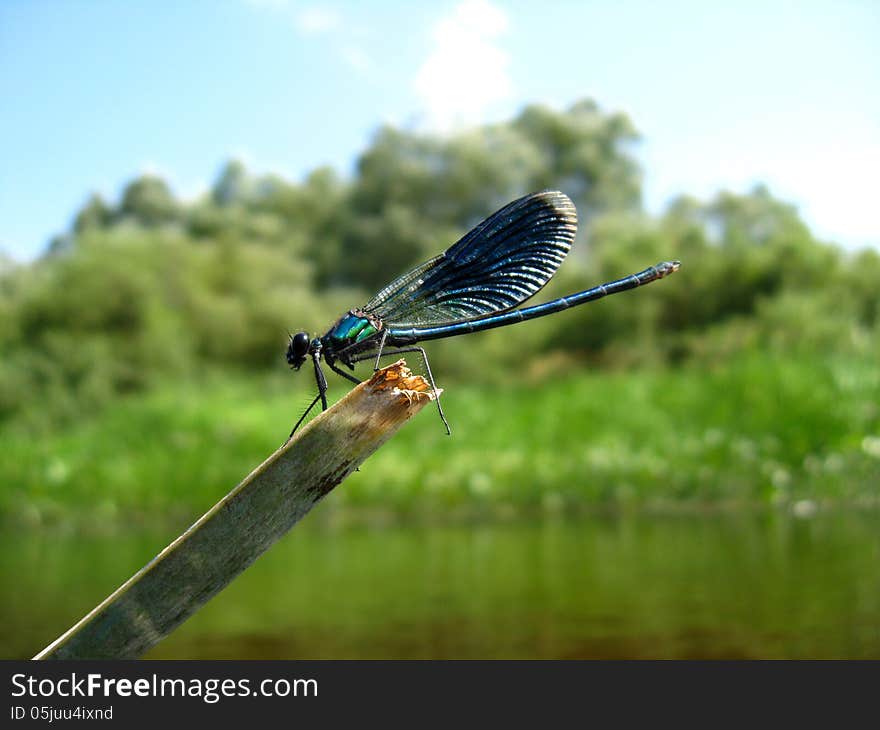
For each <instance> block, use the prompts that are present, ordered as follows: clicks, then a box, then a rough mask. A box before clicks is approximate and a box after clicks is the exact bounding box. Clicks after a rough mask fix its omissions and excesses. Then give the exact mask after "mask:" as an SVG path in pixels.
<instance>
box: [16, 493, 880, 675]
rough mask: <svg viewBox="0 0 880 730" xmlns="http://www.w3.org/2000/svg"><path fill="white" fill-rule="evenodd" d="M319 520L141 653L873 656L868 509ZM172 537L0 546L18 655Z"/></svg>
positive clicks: (875, 631)
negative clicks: (352, 522) (462, 520)
mask: <svg viewBox="0 0 880 730" xmlns="http://www.w3.org/2000/svg"><path fill="white" fill-rule="evenodd" d="M802 512H803V514H802V515H801V516H795V515H793V514H791V513H788V512H781V511H772V510H767V511H742V512H724V513H714V514H686V515H672V516H671V515H657V514H641V515H627V516H614V517H595V516H591V517H581V518H576V519H574V518H572V519H546V518H540V519H537V518H536V519H525V518H518V519H512V520H506V521H491V522H479V523H466V524H463V523H460V522H459V523H456V524H428V523H425V522H424V521H420V522H417V523H414V524H407V523H405V522H402V521H400V520H398V521H395V522H393V523H390V524H384V525H364V524H359V525H349V526H340V525H336V526H334V525H333V524H331V523H330V522H328V521H327V520H323V521H322V520H321V519H314V518H313V517H314V516H309V517H308V518H306V520H304V521H303V523H301V524H300V525H298V526H297V527H296V528H294V530H293V531H292V532H291V533H290V534H289V535H288V536H287V537H286V538H284V540H282V541H281V542H280V543H279V544H277V545H276V546H275V547H274V548H273V549H272V550H271V551H270V552H269V553H268V554H267V555H265V556H264V557H262V558H261V559H260V560H258V561H257V563H255V564H254V565H253V566H252V567H251V568H250V569H249V570H248V571H247V572H246V573H245V574H244V575H242V576H241V577H240V578H239V579H237V580H236V581H235V582H234V583H233V584H232V585H231V586H230V587H229V588H227V589H226V590H225V591H224V592H223V593H221V594H220V595H218V596H217V597H215V598H214V599H213V600H212V601H211V602H210V603H209V604H208V605H207V606H206V607H205V608H204V609H202V611H200V612H199V613H198V614H197V615H196V616H194V617H193V618H191V619H190V620H189V621H188V622H187V623H186V624H185V625H183V626H182V627H181V628H179V629H178V630H177V631H176V632H174V633H173V634H172V635H171V636H169V637H168V638H167V639H165V640H164V641H163V642H162V643H161V644H159V645H158V646H157V647H156V648H155V649H153V650H152V651H151V652H150V654H149V655H148V657H150V658H179V659H183V658H205V659H207V658H249V659H257V658H301V659H320V658H371V659H379V658H425V659H427V658H541V659H556V658H843V657H852V658H875V659H876V658H880V512H877V511H845V510H835V511H828V512H823V511H820V512H818V513H815V514H811V513H810V510H802ZM175 536H176V534H175V533H174V531H168V532H164V533H163V532H161V531H152V532H144V531H138V532H133V533H115V534H113V535H107V536H90V537H82V536H69V537H63V536H60V535H58V534H46V535H44V534H41V533H39V532H17V533H7V534H4V535H3V536H2V538H0V548H2V549H0V585H2V594H3V600H2V607H0V611H2V618H3V621H2V624H0V626H2V630H0V656H2V657H5V658H13V657H21V658H23V657H29V656H31V655H33V654H34V653H36V652H37V651H38V650H39V649H41V648H42V647H43V646H44V645H46V644H48V643H49V642H50V641H51V640H53V639H54V638H55V637H56V636H57V635H58V634H60V633H61V632H62V631H63V630H65V629H66V628H67V627H68V626H69V625H71V624H72V623H73V622H74V621H75V620H77V619H78V618H80V617H81V616H82V615H83V614H84V613H85V612H87V611H88V610H89V609H90V608H92V607H93V606H94V605H95V604H96V603H97V602H99V601H100V600H101V599H103V598H104V597H105V596H106V595H107V594H108V593H109V592H111V591H112V590H113V589H115V588H116V587H117V586H118V585H119V584H120V583H121V582H122V581H123V580H124V579H125V578H127V577H128V576H129V575H130V574H132V573H133V572H134V571H136V570H137V569H138V568H140V567H141V566H142V565H143V564H144V563H146V562H147V561H148V560H149V559H150V558H151V557H152V556H153V555H154V554H155V553H156V552H158V551H159V550H160V549H161V548H162V547H164V545H165V544H166V543H167V542H169V541H170V539H172V538H173V537H175Z"/></svg>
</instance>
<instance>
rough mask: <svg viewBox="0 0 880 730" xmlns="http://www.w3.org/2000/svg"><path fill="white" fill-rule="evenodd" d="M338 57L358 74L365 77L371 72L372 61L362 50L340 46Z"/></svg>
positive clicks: (355, 47)
mask: <svg viewBox="0 0 880 730" xmlns="http://www.w3.org/2000/svg"><path fill="white" fill-rule="evenodd" d="M339 55H340V56H341V57H342V60H343V61H345V62H346V63H347V64H348V65H349V66H350V67H351V68H352V69H353V70H355V71H357V72H358V73H359V74H362V75H367V74H369V73H370V72H372V71H373V68H374V64H373V59H372V58H370V57H369V56H368V55H367V53H366V52H365V51H364V49H363V48H361V47H360V46H355V45H346V46H342V47H341V48H340V49H339Z"/></svg>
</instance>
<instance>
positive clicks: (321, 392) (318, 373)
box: [284, 355, 345, 443]
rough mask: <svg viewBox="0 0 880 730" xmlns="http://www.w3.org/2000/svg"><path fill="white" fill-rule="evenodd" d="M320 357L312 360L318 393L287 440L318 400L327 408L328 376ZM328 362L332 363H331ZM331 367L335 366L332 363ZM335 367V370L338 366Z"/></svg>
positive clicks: (291, 435)
mask: <svg viewBox="0 0 880 730" xmlns="http://www.w3.org/2000/svg"><path fill="white" fill-rule="evenodd" d="M319 359H320V358H319V357H316V356H314V355H313V356H312V362H313V363H314V365H315V384H316V385H317V386H318V395H316V396H315V399H314V400H313V401H312V402H311V403H310V404H309V407H308V408H306V412H305V413H303V414H302V416H300V418H299V420H298V421H297V422H296V425H295V426H294V427H293V429H292V430H291V432H290V436H288V437H287V441H290V439H292V438H293V434H295V433H296V429H298V428H299V427H300V424H302V422H303V421H304V420H305V419H306V416H308V415H309V413H311V410H312V408H314V407H315V404H316V403H317V402H318V401H321V410H322V411H326V410H327V378H326V377H324V371H323V370H321V365H320V364H319V363H318V360H319ZM327 364H328V365H330V363H327ZM330 367H333V366H332V365H330ZM333 369H334V370H335V369H336V368H333ZM344 374H345V373H343V375H344ZM287 441H285V442H284V443H287Z"/></svg>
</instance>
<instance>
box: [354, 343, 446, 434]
mask: <svg viewBox="0 0 880 730" xmlns="http://www.w3.org/2000/svg"><path fill="white" fill-rule="evenodd" d="M382 341H383V342H384V341H385V339H384V338H382ZM407 352H418V353H420V354H421V356H422V360H424V362H425V370H426V371H427V373H428V380H429V381H430V383H431V390H432V391H433V392H434V400H435V401H437V410H438V411H439V412H440V420H441V421H443V425H444V426H446V435H447V436H452V430H451V429H450V428H449V421H447V420H446V416H445V414H444V413H443V406H441V405H440V396H439V395H438V394H437V386H436V384H435V383H434V375H433V374H432V373H431V363H429V362H428V353H426V352H425V350H424V348H422V347H401V348H398V349H395V350H386V351H385V352H381V351H380V354H383V355H403V354H404V353H407ZM372 357H373V356H372V354H369V355H361V356H360V357H353V358H352V359H351V361H352V362H361V361H362V360H367V359H372ZM376 363H377V365H378V358H377V361H376Z"/></svg>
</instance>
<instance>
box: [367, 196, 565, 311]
mask: <svg viewBox="0 0 880 730" xmlns="http://www.w3.org/2000/svg"><path fill="white" fill-rule="evenodd" d="M576 232H577V212H576V211H575V207H574V204H573V203H572V202H571V200H569V198H568V197H567V196H566V195H564V194H563V193H560V192H556V191H543V192H540V193H532V194H531V195H526V196H525V197H523V198H520V199H519V200H515V201H513V202H512V203H510V204H509V205H506V206H505V207H504V208H502V209H501V210H499V211H498V212H497V213H494V214H493V215H491V216H490V217H489V218H487V219H486V220H484V221H483V222H482V223H480V224H479V225H478V226H477V227H476V228H474V229H473V230H472V231H471V232H470V233H468V234H467V235H466V236H464V237H463V238H462V239H461V240H460V241H458V242H457V243H456V244H454V245H453V246H452V247H451V248H449V249H448V250H447V251H446V252H445V253H442V254H440V255H439V256H436V257H435V258H433V259H431V260H430V261H426V262H425V263H424V264H422V265H421V266H417V267H416V268H415V269H413V270H412V271H409V272H407V273H406V274H404V275H403V276H401V277H399V278H398V279H395V280H394V281H393V282H391V283H390V284H389V285H388V286H386V287H385V288H384V289H382V291H380V292H379V293H378V294H377V295H376V296H375V297H373V299H372V300H371V301H370V302H369V303H368V304H367V305H366V306H365V307H364V310H365V311H367V312H369V313H371V314H375V315H376V316H378V317H379V318H380V319H381V320H382V321H383V322H384V323H385V324H386V325H387V326H393V327H416V326H420V325H427V324H431V325H441V324H446V323H451V322H459V321H464V320H469V319H476V318H479V317H484V316H486V315H488V314H492V313H493V312H502V311H504V310H507V309H511V308H513V307H516V306H517V305H519V304H521V303H522V302H524V301H526V300H527V299H528V298H529V297H531V296H532V295H534V294H535V293H536V292H538V291H539V290H540V289H541V288H542V287H543V286H544V285H545V284H546V283H547V282H548V281H549V280H550V277H552V276H553V274H554V273H556V270H557V269H558V268H559V265H560V264H561V263H562V261H563V259H565V255H566V254H567V253H568V251H569V249H570V248H571V245H572V243H573V242H574V238H575V234H576Z"/></svg>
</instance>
